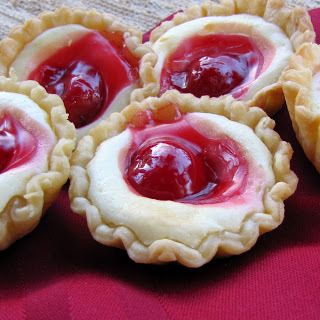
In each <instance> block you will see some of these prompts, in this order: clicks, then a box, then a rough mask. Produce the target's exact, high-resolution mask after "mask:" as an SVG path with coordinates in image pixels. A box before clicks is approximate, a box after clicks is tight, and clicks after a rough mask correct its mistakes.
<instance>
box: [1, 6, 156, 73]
mask: <svg viewBox="0 0 320 320" xmlns="http://www.w3.org/2000/svg"><path fill="white" fill-rule="evenodd" d="M68 24H78V25H82V26H84V27H86V28H88V29H91V30H96V31H110V32H121V33H122V34H123V38H124V41H125V44H126V45H127V47H128V49H129V50H130V52H131V53H132V54H133V55H134V56H135V57H137V58H139V59H140V58H142V57H143V56H144V55H145V54H146V53H147V52H150V48H149V47H148V46H147V45H144V44H142V43H141V39H142V34H141V32H140V31H138V30H136V29H134V28H130V27H127V26H125V25H124V24H123V23H122V22H120V20H119V19H118V18H116V17H115V16H113V15H111V14H106V13H99V12H97V11H96V10H94V9H91V10H88V11H85V10H84V9H81V8H69V7H66V6H62V7H60V8H58V9H56V10H55V11H45V12H43V13H41V14H39V15H38V16H37V17H33V18H30V19H28V20H27V21H25V23H24V24H22V25H20V26H17V27H15V28H14V29H13V30H12V31H11V32H10V33H9V35H8V36H7V37H6V38H4V39H3V40H1V41H0V53H1V54H0V75H4V76H8V75H11V74H12V72H13V71H12V70H10V65H11V64H12V62H13V61H14V60H15V58H16V57H17V55H18V54H19V53H20V51H21V50H22V49H23V48H24V46H25V45H26V44H28V43H30V42H31V41H32V40H34V39H35V38H36V37H37V36H39V35H40V34H41V33H43V32H44V31H46V30H48V29H52V28H55V27H58V26H63V25H68Z"/></svg>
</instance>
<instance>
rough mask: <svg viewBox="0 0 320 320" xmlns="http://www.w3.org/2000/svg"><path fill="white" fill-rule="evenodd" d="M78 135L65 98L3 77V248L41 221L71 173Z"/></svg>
mask: <svg viewBox="0 0 320 320" xmlns="http://www.w3.org/2000/svg"><path fill="white" fill-rule="evenodd" d="M40 105H41V106H42V107H40ZM51 112H53V113H52V114H51ZM52 120H55V121H56V123H55V124H54V125H52V124H51V121H52ZM56 126H58V128H57V127H56ZM74 140H75V129H74V126H73V125H72V124H71V123H70V122H69V121H67V120H66V113H65V109H64V107H63V103H62V101H61V99H59V98H58V97H54V96H52V97H49V96H48V94H47V93H46V92H45V90H44V89H43V88H42V87H40V86H39V85H38V84H37V83H35V82H21V83H20V82H14V81H13V80H10V79H6V78H0V189H1V196H0V250H2V249H5V248H7V247H8V246H9V245H10V244H11V243H12V242H13V241H15V240H16V239H18V238H20V237H22V236H23V235H24V234H26V233H28V232H30V231H31V230H32V229H33V228H34V227H35V226H36V225H37V224H38V222H39V220H40V217H41V215H42V212H43V208H44V207H47V206H48V205H50V204H51V202H52V201H53V199H54V198H55V196H56V195H57V192H58V191H59V190H60V188H61V187H62V185H63V184H64V183H65V182H66V180H67V179H68V172H69V157H70V155H71V152H72V149H73V147H74ZM48 186H49V188H48Z"/></svg>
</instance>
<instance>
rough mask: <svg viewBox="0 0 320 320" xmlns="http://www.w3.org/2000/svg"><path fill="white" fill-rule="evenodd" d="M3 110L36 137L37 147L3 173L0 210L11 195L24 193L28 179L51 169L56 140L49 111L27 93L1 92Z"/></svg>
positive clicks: (0, 175) (0, 101)
mask: <svg viewBox="0 0 320 320" xmlns="http://www.w3.org/2000/svg"><path fill="white" fill-rule="evenodd" d="M3 113H10V115H12V116H13V117H17V119H18V120H19V121H20V122H21V124H22V125H23V126H24V127H25V129H27V130H28V131H29V132H31V133H32V134H33V135H34V136H35V138H36V139H37V141H38V148H37V151H36V154H35V155H34V156H33V157H32V158H31V159H30V160H29V161H28V162H26V163H24V164H23V165H21V166H19V167H17V168H14V169H11V170H8V171H5V172H3V173H1V174H0V189H1V193H0V212H1V211H2V210H3V209H4V208H5V206H6V205H7V203H8V201H9V200H10V199H11V198H12V197H14V196H17V195H23V194H24V192H25V187H26V184H27V182H28V181H29V180H30V179H31V178H32V177H33V176H34V175H35V174H37V173H41V172H46V171H47V170H48V154H49V153H50V152H51V149H52V148H53V146H54V145H55V144H56V141H57V139H56V136H55V134H54V133H53V131H52V129H51V127H50V125H49V118H48V115H47V113H46V112H45V111H43V110H42V109H41V108H39V106H38V105H37V104H36V103H35V102H34V101H32V100H31V99H30V98H28V97H27V96H24V95H22V94H18V93H11V92H0V116H1V114H3ZM30 120H31V121H30ZM35 123H36V125H34V124H35Z"/></svg>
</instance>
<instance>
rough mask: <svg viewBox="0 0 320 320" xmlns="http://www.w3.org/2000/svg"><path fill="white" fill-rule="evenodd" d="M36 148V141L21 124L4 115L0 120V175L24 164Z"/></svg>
mask: <svg viewBox="0 0 320 320" xmlns="http://www.w3.org/2000/svg"><path fill="white" fill-rule="evenodd" d="M36 148H37V140H36V139H35V138H34V136H33V135H32V134H31V133H29V132H28V131H27V130H26V129H25V128H24V127H23V126H22V124H21V123H20V122H19V121H18V120H16V119H14V118H13V117H11V116H10V115H9V114H5V115H4V116H2V117H1V119H0V173H3V172H5V171H8V170H10V169H13V168H16V167H18V166H20V165H22V164H24V163H26V162H27V161H28V160H29V159H30V158H31V157H32V155H33V154H34V152H35V150H36Z"/></svg>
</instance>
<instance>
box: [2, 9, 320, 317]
mask: <svg viewBox="0 0 320 320" xmlns="http://www.w3.org/2000/svg"><path fill="white" fill-rule="evenodd" d="M311 14H312V18H313V22H314V24H315V27H316V28H317V30H320V11H312V13H311ZM318 40H319V38H318ZM275 119H276V121H277V123H278V125H277V130H278V131H279V133H280V134H281V136H282V138H283V139H285V140H287V141H290V142H291V143H292V146H293V148H294V151H295V154H294V157H293V161H292V167H293V169H294V171H295V172H296V173H297V175H298V176H299V178H300V182H299V186H298V190H297V192H296V194H295V195H294V196H292V197H291V198H290V199H289V200H288V201H287V202H286V218H285V221H284V223H283V224H282V225H281V226H280V227H279V228H278V229H277V230H275V231H273V232H271V233H269V234H266V235H264V236H263V237H261V238H260V239H259V241H258V243H257V244H256V246H255V247H254V248H253V249H252V250H251V251H249V252H248V253H245V254H243V255H241V256H236V257H232V258H227V259H222V260H215V261H212V262H211V263H209V264H207V265H205V266H204V267H202V268H200V269H196V270H193V269H187V268H184V267H181V266H179V265H176V264H171V265H166V266H150V265H139V264H135V263H134V262H132V261H131V260H130V259H129V258H128V257H127V254H126V252H125V251H122V250H118V249H113V248H107V247H104V246H102V245H100V244H98V243H97V242H95V241H94V240H93V239H92V238H91V236H90V235H89V232H88V230H87V227H86V223H85V221H84V219H82V218H81V217H79V216H77V215H76V214H73V213H72V212H71V211H70V209H69V201H68V197H67V192H66V189H65V190H64V191H63V192H61V194H60V197H59V199H58V201H56V203H55V204H54V205H53V206H52V207H51V208H50V209H49V210H48V212H47V214H46V216H45V217H44V218H43V219H42V221H41V223H40V225H39V226H38V228H37V229H36V230H35V231H34V232H32V233H31V234H30V235H28V236H26V237H25V238H23V239H22V240H20V241H18V242H17V243H15V244H14V245H13V246H12V247H11V248H9V249H8V250H6V251H3V252H1V253H0V319H1V320H11V319H14V320H20V319H21V320H22V319H23V320H32V319H34V320H39V319H74V320H75V319H76V320H82V319H95V320H99V319H137V320H144V319H148V320H149V319H159V320H161V319H177V320H178V319H219V320H220V319H273V320H275V319H288V320H294V319H303V320H307V319H308V320H313V319H314V320H319V319H320V199H319V195H320V185H319V174H318V173H317V172H316V170H315V169H314V168H313V167H312V165H311V164H310V163H309V161H308V160H307V159H306V157H305V156H304V154H303V152H302V150H301V148H300V146H299V145H298V143H297V141H296V139H295V137H294V134H293V131H292V128H291V123H290V121H289V118H288V114H287V111H286V110H285V109H283V110H282V111H281V112H280V113H278V115H277V116H276V117H275Z"/></svg>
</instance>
